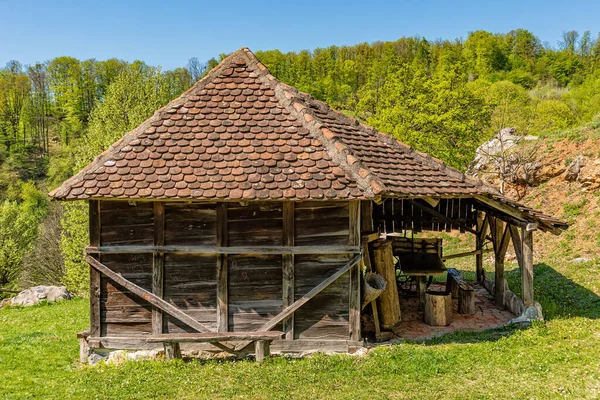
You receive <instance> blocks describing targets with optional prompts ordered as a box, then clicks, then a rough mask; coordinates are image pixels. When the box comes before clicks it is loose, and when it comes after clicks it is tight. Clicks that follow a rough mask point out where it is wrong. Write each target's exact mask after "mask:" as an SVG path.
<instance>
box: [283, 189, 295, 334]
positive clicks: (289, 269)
mask: <svg viewBox="0 0 600 400" xmlns="http://www.w3.org/2000/svg"><path fill="white" fill-rule="evenodd" d="M294 215H295V212H294V203H293V202H291V201H285V202H284V203H283V245H284V246H294V219H295V217H294ZM282 268H283V274H282V275H283V286H282V292H283V308H286V307H288V306H289V305H290V304H292V303H294V296H295V294H294V287H295V283H294V255H293V254H284V255H283V256H282ZM283 331H284V332H285V338H286V339H287V340H294V313H292V314H291V315H290V316H289V317H287V318H286V319H284V320H283Z"/></svg>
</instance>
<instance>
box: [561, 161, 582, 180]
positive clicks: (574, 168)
mask: <svg viewBox="0 0 600 400" xmlns="http://www.w3.org/2000/svg"><path fill="white" fill-rule="evenodd" d="M583 165H584V162H583V156H582V155H579V156H577V157H576V158H575V159H574V160H573V161H572V162H571V164H569V166H568V167H567V170H566V171H565V176H564V178H565V180H567V181H571V182H573V181H576V180H577V178H578V177H579V172H581V167H583Z"/></svg>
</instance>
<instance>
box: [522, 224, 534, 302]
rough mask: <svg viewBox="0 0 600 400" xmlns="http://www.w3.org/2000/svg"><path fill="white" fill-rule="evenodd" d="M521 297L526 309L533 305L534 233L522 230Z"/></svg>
mask: <svg viewBox="0 0 600 400" xmlns="http://www.w3.org/2000/svg"><path fill="white" fill-rule="evenodd" d="M521 245H522V250H521V256H522V260H523V267H522V268H521V297H522V300H523V304H525V307H529V306H531V305H533V232H532V231H529V230H527V229H526V228H521Z"/></svg>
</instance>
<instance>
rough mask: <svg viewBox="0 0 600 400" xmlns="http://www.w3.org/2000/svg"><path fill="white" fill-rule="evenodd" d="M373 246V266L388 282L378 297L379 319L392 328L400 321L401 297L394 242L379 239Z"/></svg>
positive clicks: (384, 325)
mask: <svg viewBox="0 0 600 400" xmlns="http://www.w3.org/2000/svg"><path fill="white" fill-rule="evenodd" d="M372 247H373V260H372V264H373V268H374V269H375V271H376V272H377V273H378V274H379V275H381V276H382V277H383V278H384V279H385V280H386V282H387V285H386V288H385V290H384V291H383V292H382V293H381V295H380V296H379V297H378V298H377V307H378V308H379V310H378V311H379V312H378V313H379V320H380V322H381V324H382V325H383V327H384V328H385V329H391V328H392V327H394V326H395V325H396V324H397V323H398V322H399V321H400V299H399V298H398V286H397V284H396V270H395V267H394V256H393V254H392V242H391V241H388V240H378V241H375V242H373V243H372Z"/></svg>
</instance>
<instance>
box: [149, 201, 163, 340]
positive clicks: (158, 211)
mask: <svg viewBox="0 0 600 400" xmlns="http://www.w3.org/2000/svg"><path fill="white" fill-rule="evenodd" d="M154 245H155V246H164V245H165V203H163V202H160V201H155V202H154ZM164 268H165V255H164V253H154V254H153V256H152V293H154V294H155V295H156V296H157V297H160V298H162V297H163V290H164ZM162 332H163V313H162V311H161V310H160V309H158V308H156V307H152V333H154V334H156V333H162Z"/></svg>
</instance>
